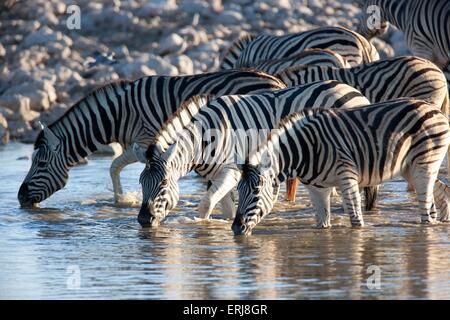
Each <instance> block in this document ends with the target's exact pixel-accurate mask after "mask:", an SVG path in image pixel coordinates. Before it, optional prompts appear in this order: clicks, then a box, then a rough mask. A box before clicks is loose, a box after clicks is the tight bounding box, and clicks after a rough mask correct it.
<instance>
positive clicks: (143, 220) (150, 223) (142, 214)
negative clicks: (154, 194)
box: [138, 205, 160, 228]
mask: <svg viewBox="0 0 450 320" xmlns="http://www.w3.org/2000/svg"><path fill="white" fill-rule="evenodd" d="M138 222H139V224H140V225H141V227H143V228H148V227H157V226H158V225H159V222H160V219H159V218H157V217H155V216H154V215H152V214H151V213H150V210H149V209H148V206H144V205H143V206H142V207H141V210H140V211H139V215H138Z"/></svg>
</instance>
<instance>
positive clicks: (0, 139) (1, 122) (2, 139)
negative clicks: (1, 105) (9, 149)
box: [0, 113, 9, 145]
mask: <svg viewBox="0 0 450 320" xmlns="http://www.w3.org/2000/svg"><path fill="white" fill-rule="evenodd" d="M8 142H9V130H8V122H7V121H6V119H5V117H4V116H3V115H2V114H1V113H0V145H5V144H7V143H8Z"/></svg>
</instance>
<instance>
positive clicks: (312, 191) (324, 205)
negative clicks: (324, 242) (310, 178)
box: [306, 186, 333, 228]
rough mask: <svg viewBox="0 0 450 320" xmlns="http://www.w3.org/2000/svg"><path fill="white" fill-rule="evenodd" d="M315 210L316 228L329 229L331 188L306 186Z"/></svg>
mask: <svg viewBox="0 0 450 320" xmlns="http://www.w3.org/2000/svg"><path fill="white" fill-rule="evenodd" d="M306 188H307V189H308V192H309V196H310V198H311V201H312V203H313V204H314V207H315V209H316V227H317V228H330V227H331V221H330V196H331V192H332V190H333V188H317V187H313V186H306Z"/></svg>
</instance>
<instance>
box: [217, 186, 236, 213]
mask: <svg viewBox="0 0 450 320" xmlns="http://www.w3.org/2000/svg"><path fill="white" fill-rule="evenodd" d="M220 206H221V208H222V212H223V215H224V218H225V219H228V220H231V219H234V217H235V216H236V206H235V204H234V198H233V190H231V191H230V192H228V193H227V194H226V195H225V196H224V197H223V198H222V199H221V200H220Z"/></svg>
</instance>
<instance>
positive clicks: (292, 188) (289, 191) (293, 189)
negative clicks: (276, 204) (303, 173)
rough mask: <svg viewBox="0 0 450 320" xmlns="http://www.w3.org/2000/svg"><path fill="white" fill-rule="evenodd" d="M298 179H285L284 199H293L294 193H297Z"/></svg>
mask: <svg viewBox="0 0 450 320" xmlns="http://www.w3.org/2000/svg"><path fill="white" fill-rule="evenodd" d="M297 187H298V179H297V178H293V179H287V180H286V200H287V201H292V202H294V201H295V195H296V193H297Z"/></svg>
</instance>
